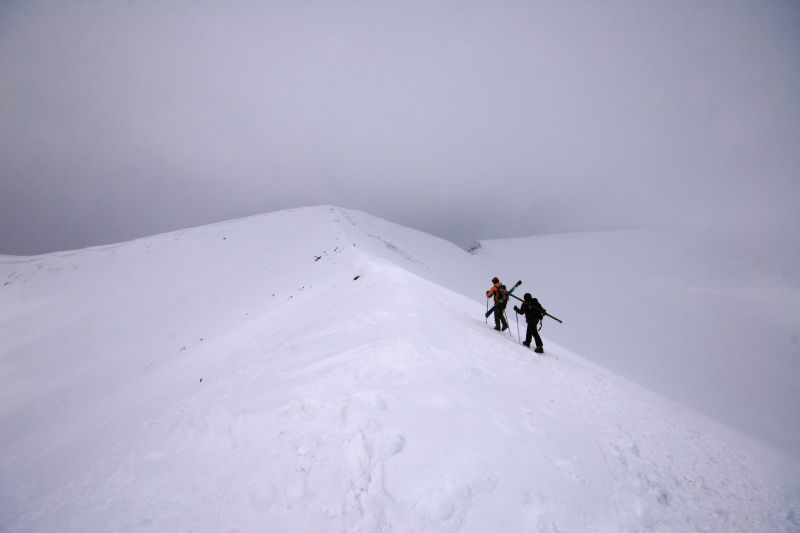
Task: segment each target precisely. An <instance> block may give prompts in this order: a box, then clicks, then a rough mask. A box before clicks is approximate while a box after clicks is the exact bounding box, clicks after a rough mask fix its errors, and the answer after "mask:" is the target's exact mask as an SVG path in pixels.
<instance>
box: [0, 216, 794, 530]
mask: <svg viewBox="0 0 800 533" xmlns="http://www.w3.org/2000/svg"><path fill="white" fill-rule="evenodd" d="M476 261H478V262H479V261H480V259H476V258H475V257H474V256H471V255H469V254H467V253H466V252H463V251H461V250H459V249H458V248H457V247H455V246H453V245H451V244H449V243H447V242H445V241H442V240H440V239H436V238H433V237H430V236H427V235H425V234H422V233H419V232H415V231H412V230H409V229H406V228H402V227H399V226H396V225H393V224H390V223H388V222H385V221H381V220H379V219H375V218H373V217H370V216H368V215H364V214H363V213H358V212H353V211H346V210H341V209H337V208H329V207H320V208H306V209H300V210H293V211H284V212H278V213H273V214H269V215H264V216H260V217H252V218H248V219H242V220H237V221H231V222H227V223H221V224H216V225H212V226H206V227H202V228H196V229H192V230H186V231H182V232H174V233H170V234H165V235H159V236H155V237H150V238H146V239H140V240H137V241H131V242H129V243H122V244H120V245H116V246H109V247H99V248H90V249H85V250H79V251H76V252H69V253H60V254H50V255H46V256H38V257H30V258H18V257H4V258H0V280H2V282H3V283H4V285H3V286H2V287H0V302H2V305H1V306H0V336H1V337H2V339H3V343H2V346H0V427H2V428H3V432H2V433H1V434H0V530H3V531H98V530H104V531H130V530H192V531H237V530H238V531H253V530H273V531H274V530H278V531H282V530H291V531H330V530H350V531H378V530H395V531H422V530H430V531H455V530H463V531H491V530H494V531H556V530H562V531H563V530H566V531H575V530H589V529H591V530H681V531H683V530H718V531H720V530H724V531H759V530H764V531H767V530H770V531H775V530H778V531H781V530H786V531H790V530H795V529H797V528H798V527H800V526H798V524H799V523H800V522H799V521H798V517H800V508H798V500H797V492H796V485H795V484H792V483H791V482H792V477H791V474H792V473H795V472H796V471H797V464H796V460H795V459H793V458H790V457H787V456H785V455H783V454H782V453H781V452H778V451H776V450H774V449H772V448H770V447H768V446H766V445H764V444H762V443H759V442H757V441H755V440H753V439H750V438H748V437H746V436H744V435H743V434H741V433H738V432H735V431H733V430H731V429H729V428H726V427H725V426H722V425H720V424H719V423H717V422H715V421H713V420H711V419H709V418H706V417H704V416H702V415H699V414H697V413H696V412H694V411H692V410H690V409H687V408H686V407H685V406H682V405H680V404H678V403H676V402H674V401H672V400H667V399H665V398H663V397H661V396H658V395H656V394H654V393H652V392H649V391H648V390H646V389H644V388H642V387H640V386H638V385H636V384H634V383H633V382H630V381H627V380H625V379H623V378H622V377H620V376H618V375H615V374H613V373H611V372H609V371H607V370H605V369H603V368H601V367H600V366H597V365H596V364H593V363H590V362H589V361H588V360H586V359H583V358H581V357H579V356H578V355H575V354H573V353H572V352H571V351H569V350H567V349H565V348H562V347H560V346H558V345H557V344H556V343H554V342H552V341H551V340H550V339H549V338H548V337H547V336H546V338H545V343H546V348H547V353H546V355H545V356H543V357H540V356H538V355H536V354H534V353H533V352H532V351H530V350H527V349H524V348H523V347H521V346H520V345H519V344H517V341H516V331H514V332H513V333H514V335H512V336H509V335H501V334H498V333H497V332H495V331H494V330H493V329H491V328H490V327H487V325H486V324H485V322H484V320H483V316H482V314H483V310H484V307H483V306H482V305H481V304H479V303H477V302H475V301H474V300H471V299H469V298H467V297H465V296H464V295H462V294H459V293H457V292H454V291H452V290H450V289H449V288H445V287H460V288H461V290H462V292H466V291H468V290H472V288H473V287H474V289H475V290H479V289H480V288H481V286H482V285H484V284H485V280H483V279H473V278H475V277H476V274H477V272H478V271H479V270H480V269H482V268H484V267H483V266H479V263H476ZM476 265H478V266H476ZM356 276H358V278H357V279H354V278H356ZM523 288H524V286H523ZM562 318H565V321H566V322H567V323H566V324H565V326H564V327H569V325H568V322H569V321H568V320H566V317H562ZM512 327H513V328H514V329H515V323H514V322H512ZM548 331H549V330H548Z"/></svg>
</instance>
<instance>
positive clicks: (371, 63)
mask: <svg viewBox="0 0 800 533" xmlns="http://www.w3.org/2000/svg"><path fill="white" fill-rule="evenodd" d="M797 28H800V9H798V7H797V5H796V4H795V3H792V2H786V3H780V2H770V3H759V4H752V3H736V2H720V3H714V2H710V3H709V2H706V3H697V2H653V3H641V2H608V3H596V4H592V3H574V4H565V3H554V2H553V3H551V2H541V3H524V2H499V3H498V2H484V3H478V2H474V3H465V2H439V3H428V2H403V3H390V2H377V3H369V4H362V3H357V2H337V3H334V4H330V3H322V2H320V3H315V2H311V3H303V4H298V3H296V2H286V3H282V2H274V3H260V2H244V1H240V2H225V3H217V2H200V1H198V2H171V3H149V2H76V3H70V4H65V3H57V2H37V3H29V2H6V3H0V187H1V189H0V191H2V194H0V253H11V254H27V253H39V252H45V251H51V250H55V249H63V248H74V247H79V246H85V245H89V244H97V243H102V242H112V241H117V240H121V239H127V238H131V237H135V236H141V235H146V234H148V233H153V232H158V231H166V230H169V229H174V228H177V227H183V226H191V225H197V224H201V223H207V222H213V221H216V220H220V219H223V218H231V217H236V216H244V215H248V214H254V213H258V212H262V211H269V210H274V209H279V208H285V207H294V206H298V205H309V204H316V203H332V204H340V205H344V206H347V207H353V208H358V209H363V210H365V211H368V212H371V213H374V214H376V215H379V216H384V217H386V218H389V219H392V220H396V221H398V222H401V223H405V224H409V225H412V226H414V227H418V228H419V229H423V230H426V231H429V232H432V233H435V234H438V235H441V236H443V237H445V238H449V239H451V240H454V241H455V242H457V243H458V244H461V245H468V244H469V243H470V242H471V241H472V240H474V239H477V238H487V237H502V236H515V235H525V234H532V233H539V232H556V231H576V230H586V229H609V228H628V227H642V226H653V225H673V224H679V225H684V226H697V227H706V226H725V227H728V226H734V227H747V228H754V229H755V230H758V231H760V232H762V233H765V234H770V233H776V234H782V235H785V236H786V235H788V236H789V237H794V236H796V235H798V228H800V207H798V206H800V156H798V155H797V154H798V152H800V150H797V146H800V39H799V37H800V35H799V34H798V30H797Z"/></svg>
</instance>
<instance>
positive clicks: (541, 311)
mask: <svg viewBox="0 0 800 533" xmlns="http://www.w3.org/2000/svg"><path fill="white" fill-rule="evenodd" d="M530 305H531V309H533V310H534V311H536V312H537V313H538V314H539V320H542V319H543V318H544V317H545V313H546V312H547V311H545V309H544V307H542V304H540V303H539V300H537V299H536V298H532V299H531V304H530Z"/></svg>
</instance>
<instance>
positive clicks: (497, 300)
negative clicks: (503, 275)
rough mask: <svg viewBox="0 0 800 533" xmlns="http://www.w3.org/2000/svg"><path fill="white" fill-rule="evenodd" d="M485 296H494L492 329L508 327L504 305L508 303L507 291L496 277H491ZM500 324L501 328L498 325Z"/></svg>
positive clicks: (501, 329) (498, 329)
mask: <svg viewBox="0 0 800 533" xmlns="http://www.w3.org/2000/svg"><path fill="white" fill-rule="evenodd" d="M486 297H487V298H494V329H496V330H497V331H505V330H507V329H508V322H506V305H507V304H508V291H507V290H506V286H505V285H503V284H502V283H500V280H499V279H497V278H492V288H491V289H489V290H488V291H486ZM501 325H502V328H501V327H500V326H501Z"/></svg>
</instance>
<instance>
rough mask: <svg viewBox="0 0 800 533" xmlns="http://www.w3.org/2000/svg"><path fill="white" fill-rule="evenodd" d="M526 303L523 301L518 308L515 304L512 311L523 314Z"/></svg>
mask: <svg viewBox="0 0 800 533" xmlns="http://www.w3.org/2000/svg"><path fill="white" fill-rule="evenodd" d="M526 305H527V304H525V303H523V304H522V307H521V308H520V307H517V306H516V305H515V306H514V311H516V312H517V314H518V315H524V314H525V306H526Z"/></svg>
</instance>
